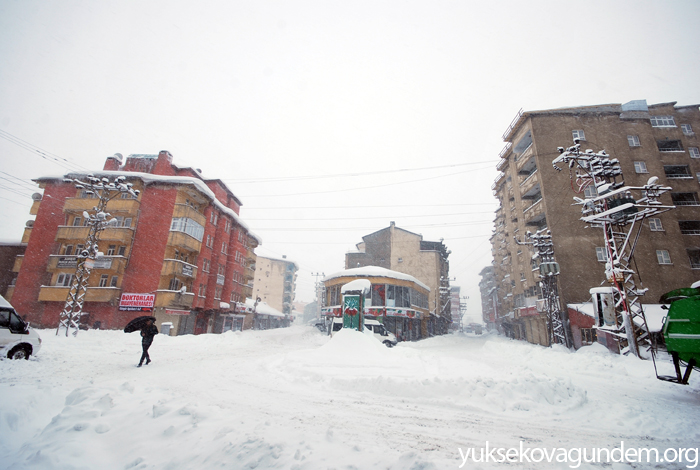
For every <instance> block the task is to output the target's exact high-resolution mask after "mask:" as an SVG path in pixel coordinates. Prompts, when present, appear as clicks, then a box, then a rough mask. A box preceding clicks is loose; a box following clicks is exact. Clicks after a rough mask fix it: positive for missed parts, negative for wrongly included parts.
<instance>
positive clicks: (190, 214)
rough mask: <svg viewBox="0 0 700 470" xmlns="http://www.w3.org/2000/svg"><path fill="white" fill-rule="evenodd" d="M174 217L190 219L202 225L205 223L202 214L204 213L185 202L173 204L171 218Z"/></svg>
mask: <svg viewBox="0 0 700 470" xmlns="http://www.w3.org/2000/svg"><path fill="white" fill-rule="evenodd" d="M176 217H184V218H188V219H192V220H194V221H195V222H197V223H198V224H199V225H201V226H203V227H204V226H205V225H206V224H207V218H206V217H205V216H204V214H202V213H200V212H197V211H196V210H194V209H193V208H192V207H190V206H188V205H187V204H175V209H174V210H173V218H176Z"/></svg>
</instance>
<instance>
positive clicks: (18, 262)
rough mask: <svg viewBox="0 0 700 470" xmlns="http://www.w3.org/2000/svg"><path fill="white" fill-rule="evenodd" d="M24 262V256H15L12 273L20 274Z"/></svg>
mask: <svg viewBox="0 0 700 470" xmlns="http://www.w3.org/2000/svg"><path fill="white" fill-rule="evenodd" d="M23 260H24V255H17V256H15V264H14V265H13V266H12V272H13V273H18V272H19V270H20V269H22V261H23Z"/></svg>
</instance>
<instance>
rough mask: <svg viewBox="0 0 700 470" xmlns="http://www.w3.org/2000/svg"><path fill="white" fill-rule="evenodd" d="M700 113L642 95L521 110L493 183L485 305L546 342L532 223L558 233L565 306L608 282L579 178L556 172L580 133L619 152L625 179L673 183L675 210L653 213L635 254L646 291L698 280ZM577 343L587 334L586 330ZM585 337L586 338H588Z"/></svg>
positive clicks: (655, 294)
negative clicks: (563, 150)
mask: <svg viewBox="0 0 700 470" xmlns="http://www.w3.org/2000/svg"><path fill="white" fill-rule="evenodd" d="M697 132H700V111H699V106H698V105H692V106H676V103H675V102H670V103H660V104H654V105H647V103H646V101H645V100H639V101H632V102H629V103H626V104H606V105H597V106H583V107H574V108H559V109H552V110H544V111H528V112H522V111H521V112H519V113H518V115H517V116H516V118H515V119H514V120H513V122H512V123H511V125H510V126H508V128H507V130H506V132H505V133H504V135H503V139H504V141H505V142H506V146H505V148H504V149H503V150H502V151H501V153H500V155H499V156H500V161H499V163H498V166H497V169H498V171H499V174H498V176H497V178H496V180H495V182H494V184H493V186H492V189H493V191H494V195H495V196H496V197H497V198H498V200H499V202H500V207H499V208H498V209H497V210H496V219H495V229H494V233H493V235H492V237H491V243H492V253H493V270H492V271H488V272H482V274H484V275H486V274H488V277H490V276H493V280H490V279H489V280H487V279H486V278H485V279H484V282H483V284H484V285H483V287H484V289H483V291H482V295H484V294H485V295H486V296H487V297H488V299H484V304H485V305H487V306H488V307H489V308H488V309H489V310H491V308H493V312H489V315H492V318H493V320H495V324H497V325H499V326H500V328H501V329H502V330H503V331H504V332H505V333H506V334H509V335H511V336H513V337H516V338H521V339H527V340H529V341H531V342H534V343H541V344H545V343H546V342H547V335H546V328H545V322H544V318H543V315H542V314H541V313H539V312H537V311H536V308H534V307H535V306H536V305H537V299H538V295H539V286H538V275H539V271H538V269H537V267H538V265H537V262H536V261H534V260H533V259H532V254H533V253H532V251H531V250H530V248H529V247H528V246H527V245H519V244H517V243H516V240H515V239H516V238H517V239H518V240H520V241H521V242H522V241H525V233H526V232H527V231H531V232H536V231H537V230H539V229H545V228H546V229H548V230H550V231H551V235H552V242H553V245H554V256H555V259H556V261H557V262H558V263H559V265H560V267H561V274H560V275H559V294H560V299H561V303H562V308H563V307H564V306H565V305H567V304H572V303H583V302H588V301H589V300H590V295H589V289H591V288H593V287H599V286H601V285H606V284H605V282H604V281H605V275H604V261H605V251H604V250H603V246H604V241H603V231H602V229H600V228H588V227H587V226H586V224H585V223H584V222H583V221H582V220H580V218H581V210H580V209H581V206H579V205H573V203H574V200H573V197H574V196H577V197H580V198H585V197H590V196H591V194H590V193H589V192H588V191H595V188H591V187H589V188H587V189H585V190H583V191H582V192H581V193H580V194H577V189H578V186H577V182H576V178H575V175H574V176H573V178H572V177H571V174H570V172H569V170H568V168H564V169H563V170H562V171H556V170H555V169H554V168H553V166H552V160H553V159H554V158H556V157H557V156H558V155H559V152H558V151H557V147H568V146H571V145H572V144H573V140H574V139H579V140H580V142H581V148H582V150H583V149H592V150H593V151H595V152H597V151H600V150H606V151H607V152H608V153H609V154H610V155H611V156H612V157H613V158H617V159H618V160H619V162H620V167H621V168H622V172H623V178H624V181H625V184H627V185H631V186H641V185H644V184H645V183H646V182H647V181H648V180H649V178H650V177H652V176H658V177H659V180H660V183H661V184H664V185H667V186H670V187H672V188H673V189H672V191H670V192H669V193H667V194H664V195H663V196H662V197H661V201H662V203H663V204H664V205H674V206H675V207H676V208H675V209H674V210H671V211H668V212H665V213H663V214H661V215H659V216H655V217H654V218H649V219H646V220H645V222H644V227H643V229H642V231H641V235H640V238H639V241H638V245H637V249H636V252H635V264H634V266H636V269H637V272H638V274H639V279H638V282H637V286H638V287H641V288H646V289H648V291H647V293H646V295H645V296H644V297H642V298H641V300H642V302H643V303H645V304H649V303H657V302H658V299H659V297H660V296H661V295H662V294H664V293H665V292H668V291H670V290H672V289H676V288H679V287H688V286H690V285H691V284H692V283H693V282H695V281H697V280H698V279H700V198H698V191H699V190H700V151H699V150H698V149H699V148H700V139H699V138H698V135H697ZM579 343H580V338H579ZM584 343H585V341H584Z"/></svg>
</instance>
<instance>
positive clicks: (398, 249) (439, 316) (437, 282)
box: [345, 222, 452, 337]
mask: <svg viewBox="0 0 700 470" xmlns="http://www.w3.org/2000/svg"><path fill="white" fill-rule="evenodd" d="M356 246H357V251H352V252H349V253H346V255H345V268H346V269H351V268H359V267H365V266H379V267H381V268H385V269H390V270H392V271H398V272H400V273H404V274H409V275H411V276H413V277H415V278H416V279H418V280H419V281H421V282H423V283H424V284H426V285H427V286H428V287H429V288H430V295H429V299H428V306H429V311H430V319H429V321H427V322H425V323H424V325H425V326H424V327H423V328H424V331H422V332H421V334H422V336H423V337H426V336H429V335H433V334H445V333H447V332H448V329H449V327H450V324H451V323H452V315H451V312H450V286H449V270H450V263H449V261H448V260H447V258H448V257H449V255H450V253H451V252H450V251H449V250H448V249H447V247H446V246H445V244H444V243H443V242H442V241H438V242H431V241H426V240H423V236H422V235H419V234H417V233H413V232H409V231H408V230H404V229H402V228H399V227H397V226H396V224H395V223H394V222H391V223H390V224H389V227H386V228H383V229H381V230H378V231H376V232H374V233H371V234H369V235H365V236H364V237H362V242H360V243H358V244H357V245H356Z"/></svg>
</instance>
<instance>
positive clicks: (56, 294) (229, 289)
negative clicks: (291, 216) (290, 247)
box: [7, 151, 261, 334]
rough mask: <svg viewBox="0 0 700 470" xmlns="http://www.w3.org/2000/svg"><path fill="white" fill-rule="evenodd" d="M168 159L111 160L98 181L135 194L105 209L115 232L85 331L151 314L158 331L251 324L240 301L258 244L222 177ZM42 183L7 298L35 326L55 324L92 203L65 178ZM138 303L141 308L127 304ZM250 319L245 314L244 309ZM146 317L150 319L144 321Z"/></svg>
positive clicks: (87, 307)
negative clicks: (120, 181)
mask: <svg viewBox="0 0 700 470" xmlns="http://www.w3.org/2000/svg"><path fill="white" fill-rule="evenodd" d="M172 159H173V157H172V155H171V154H170V153H169V152H167V151H162V152H160V153H159V154H158V155H130V156H129V157H128V158H127V159H126V162H124V161H123V158H122V156H121V155H119V154H116V155H114V156H112V157H108V158H107V160H106V162H105V165H104V169H103V171H98V172H93V173H92V174H93V175H94V176H96V177H107V178H109V179H110V180H112V179H114V178H115V177H117V176H121V175H123V176H125V177H126V181H127V182H129V183H132V184H133V188H134V189H137V190H139V194H138V196H137V197H136V198H134V197H132V196H131V195H129V194H122V195H121V197H120V196H117V197H116V198H114V199H112V200H111V201H110V202H109V203H108V205H107V211H108V212H109V213H110V214H111V217H113V218H116V219H117V221H118V224H117V225H116V226H110V227H108V228H106V229H104V230H103V231H102V232H101V233H100V238H99V251H100V252H102V253H103V256H101V257H98V259H97V260H96V262H95V267H94V268H93V270H92V272H91V276H90V282H89V288H88V290H87V295H86V302H85V304H84V307H83V313H84V314H83V317H82V318H81V326H83V327H84V326H88V327H91V328H92V327H99V328H123V327H124V326H125V325H126V323H127V322H129V320H131V319H132V318H134V317H136V316H140V315H146V314H151V315H153V316H155V317H156V318H157V319H158V322H157V324H158V325H162V324H163V323H168V322H169V323H172V325H173V326H172V328H173V331H174V332H176V333H177V334H186V333H194V334H201V333H212V332H214V333H216V332H221V331H224V330H227V329H241V328H246V327H249V326H251V325H252V320H253V319H252V315H251V314H250V313H249V312H248V313H246V309H245V307H244V305H245V299H246V297H250V296H251V295H252V284H253V278H254V273H255V259H256V258H255V253H254V251H253V250H254V248H255V247H257V246H258V244H260V243H261V240H260V239H259V238H258V237H257V236H256V235H255V234H253V233H252V232H251V231H250V230H249V229H248V227H247V226H246V225H245V223H244V222H243V221H242V220H241V219H240V217H239V212H240V207H241V202H240V200H239V199H238V198H237V197H236V196H235V195H234V194H233V192H232V191H231V190H230V189H229V188H228V187H227V186H226V184H224V183H223V182H222V181H221V180H220V179H206V178H204V177H203V176H202V175H201V172H200V170H197V169H193V168H189V167H182V168H181V167H178V166H176V165H174V164H173V162H172ZM86 176H87V173H69V174H67V175H65V177H63V176H61V177H42V178H38V179H36V180H35V181H36V182H37V183H38V184H39V186H40V187H41V188H42V189H43V190H44V194H43V196H41V197H39V196H36V197H35V202H34V205H33V206H32V209H31V211H30V212H31V214H32V215H36V220H35V221H34V222H33V224H27V225H28V226H27V228H25V233H24V236H23V239H22V241H23V242H25V243H26V244H27V247H26V252H25V254H24V255H23V256H18V257H17V258H16V261H15V264H14V267H13V271H14V272H15V273H16V274H17V277H16V279H15V281H14V286H11V287H10V288H9V289H8V292H7V297H8V299H9V300H10V301H11V302H12V304H13V306H14V307H15V308H16V309H17V311H18V312H19V313H20V314H21V315H22V316H23V317H25V319H26V320H28V321H30V322H31V323H32V324H34V325H38V326H41V327H45V328H51V327H56V326H57V325H58V321H59V316H60V313H61V311H62V309H63V307H64V304H65V301H66V297H67V295H68V291H69V289H70V282H71V279H72V277H73V275H74V274H75V268H76V265H77V257H76V256H75V255H76V253H78V252H79V251H80V250H81V249H82V245H83V244H84V243H85V240H86V238H87V234H88V230H89V227H87V226H86V225H85V220H84V217H83V212H84V211H86V210H87V211H90V210H92V208H93V207H94V206H95V205H96V199H94V196H93V195H91V194H89V193H87V192H86V191H85V190H81V189H77V188H76V187H75V184H73V183H67V182H65V181H64V178H77V179H84V178H85V177H86ZM134 298H135V299H139V300H141V302H140V304H141V305H140V306H136V305H134V303H131V304H130V303H129V301H128V299H134ZM247 310H248V311H249V310H250V309H247ZM144 312H147V313H144Z"/></svg>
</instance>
